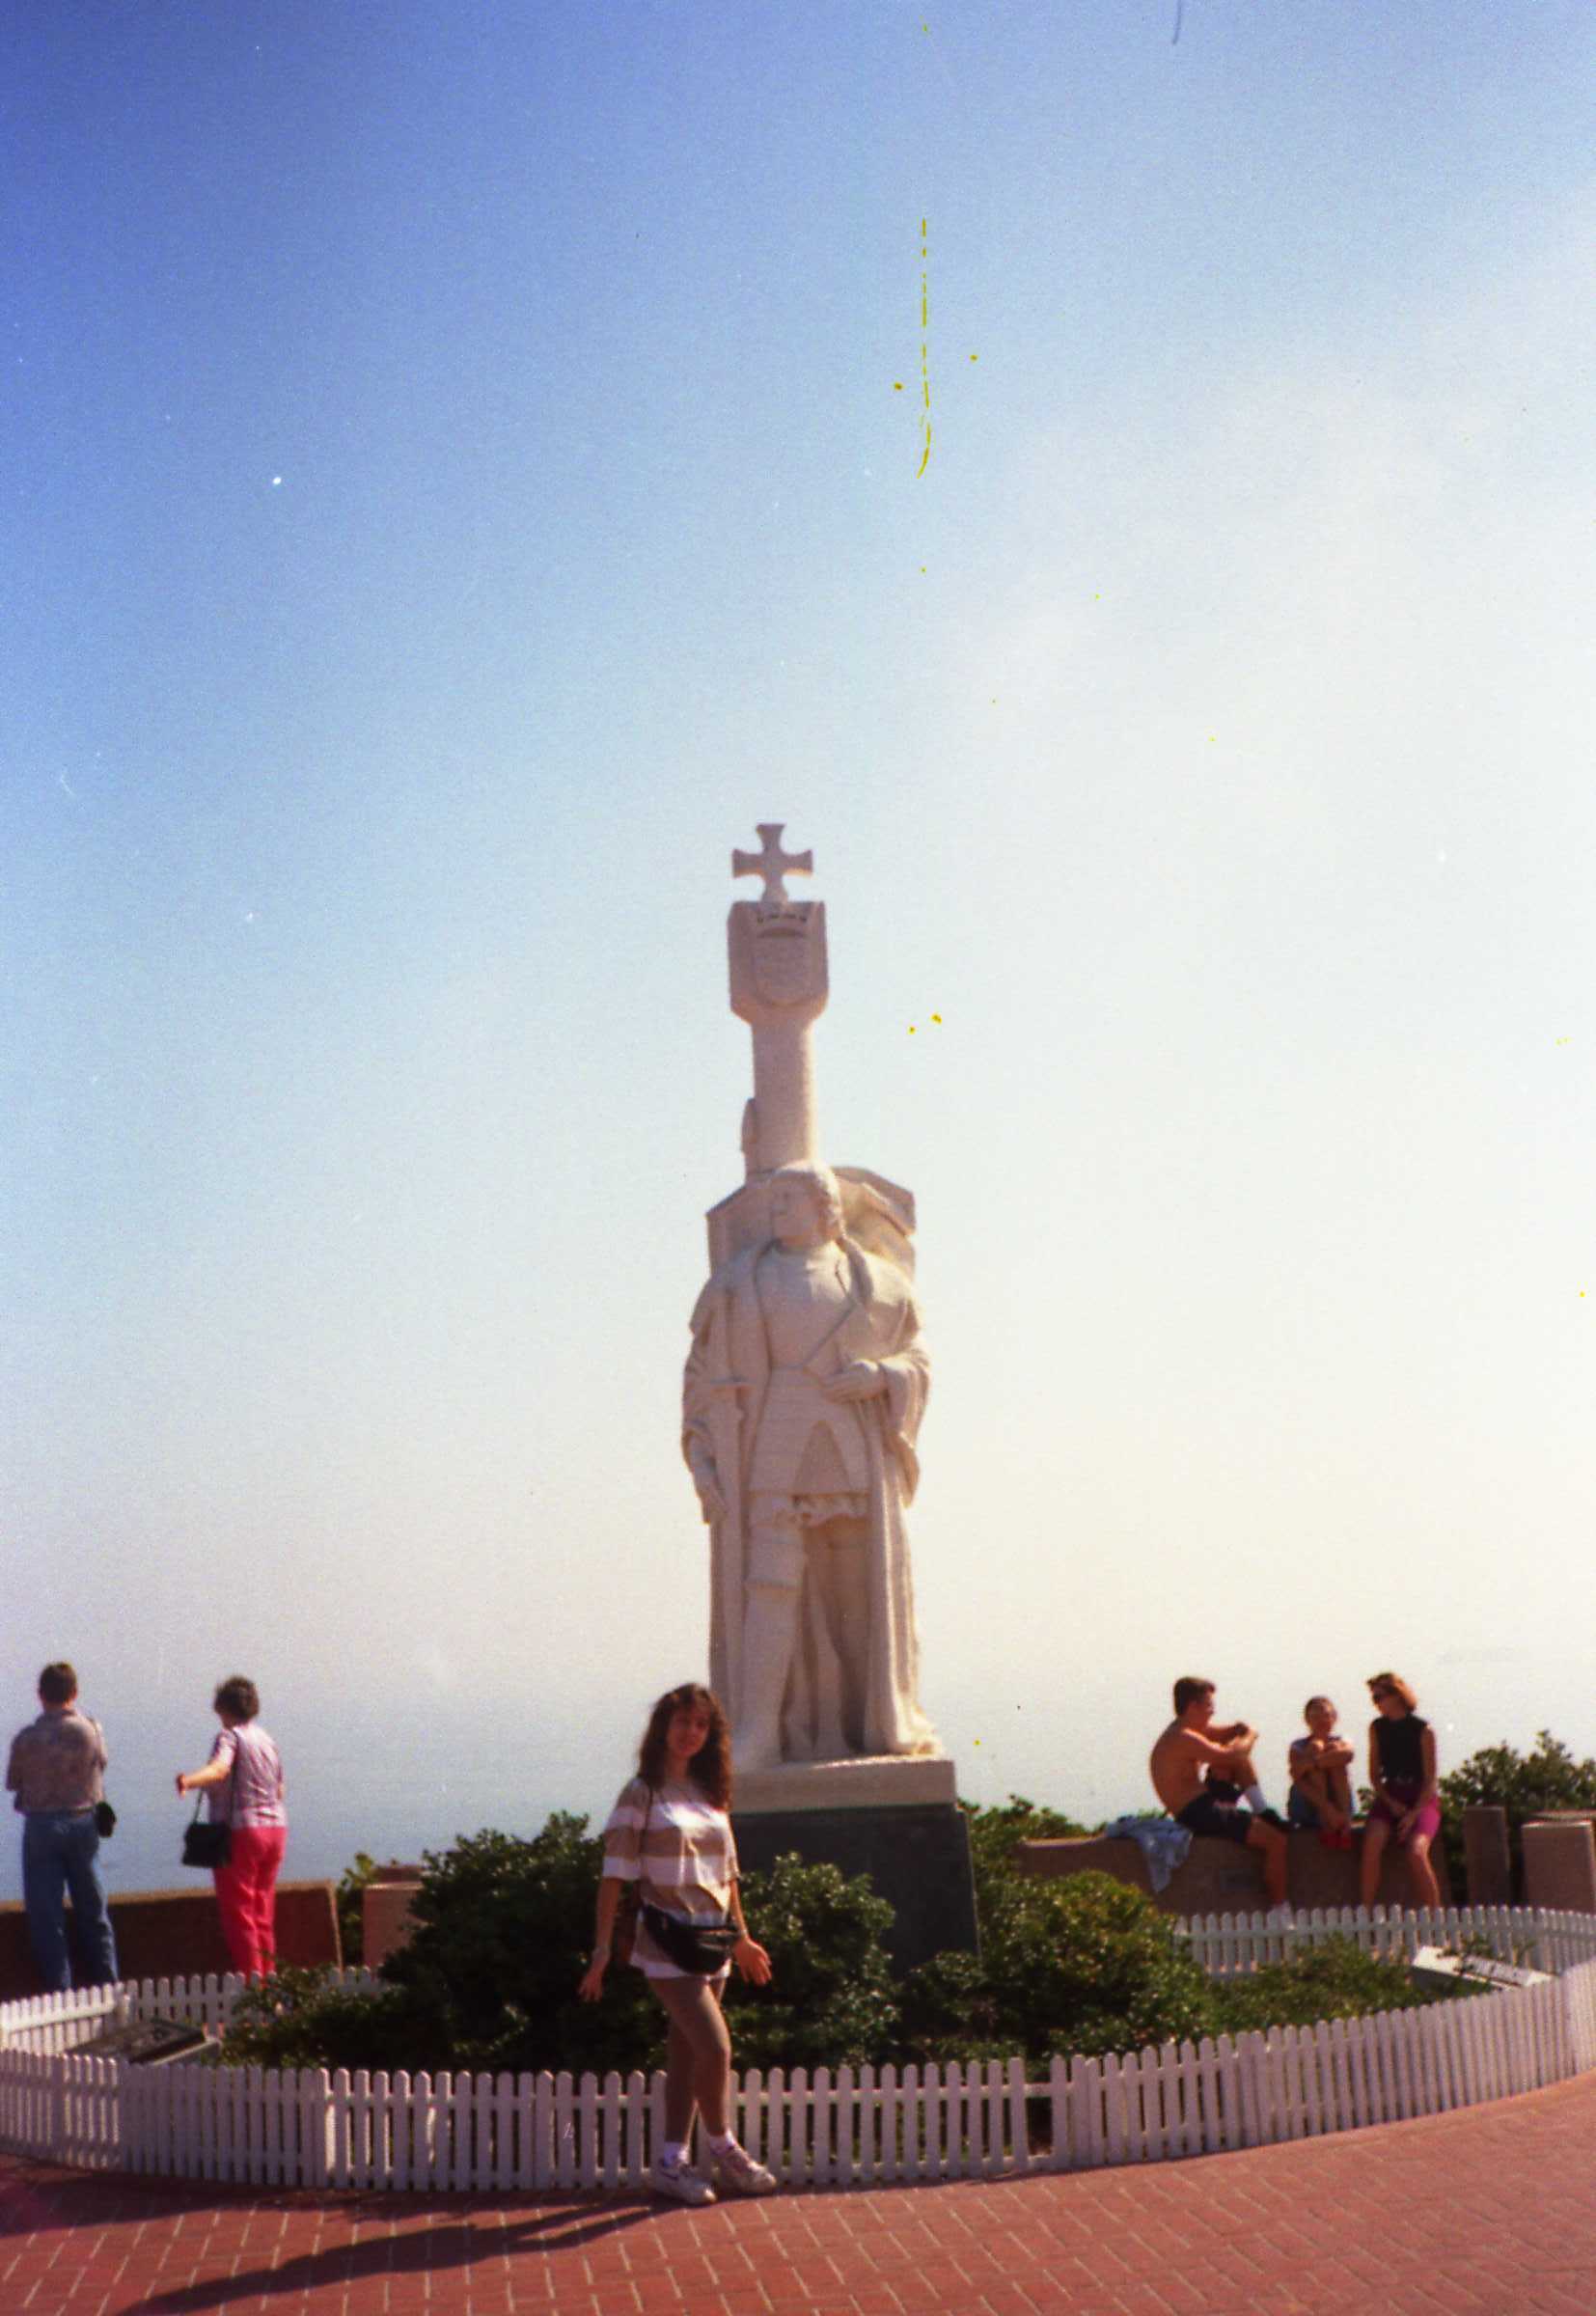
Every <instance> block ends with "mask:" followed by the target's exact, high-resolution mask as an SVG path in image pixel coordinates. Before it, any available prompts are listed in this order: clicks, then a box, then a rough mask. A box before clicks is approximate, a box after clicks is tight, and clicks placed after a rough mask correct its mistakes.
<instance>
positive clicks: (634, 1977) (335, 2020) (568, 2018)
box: [222, 1812, 897, 2076]
mask: <svg viewBox="0 0 1596 2316" xmlns="http://www.w3.org/2000/svg"><path fill="white" fill-rule="evenodd" d="M602 1862H603V1844H602V1843H601V1842H600V1841H599V1840H597V1839H596V1838H594V1837H593V1836H592V1835H590V1834H588V1832H587V1820H586V1819H585V1818H582V1817H573V1816H570V1815H568V1814H566V1813H564V1812H557V1813H556V1814H555V1815H554V1816H552V1817H551V1818H550V1819H549V1821H548V1823H547V1825H545V1826H544V1828H543V1830H542V1832H541V1833H540V1834H537V1835H535V1836H534V1837H533V1838H532V1839H531V1840H530V1841H528V1840H521V1839H517V1838H516V1837H514V1836H513V1835H510V1834H497V1833H492V1832H486V1831H484V1832H482V1833H480V1834H470V1835H466V1836H462V1838H461V1839H460V1840H458V1841H456V1842H455V1843H454V1847H453V1848H452V1849H449V1850H446V1851H443V1852H441V1853H440V1852H431V1851H429V1852H427V1854H426V1858H425V1861H424V1871H423V1875H422V1880H421V1887H420V1889H418V1891H417V1893H416V1897H415V1901H414V1904H413V1907H412V1920H413V1923H414V1932H413V1935H412V1937H411V1939H410V1942H409V1944H407V1945H404V1946H401V1947H400V1948H399V1950H398V1952H397V1953H395V1954H392V1955H390V1957H389V1959H388V1961H387V1962H386V1963H385V1964H384V1965H383V1968H382V1971H381V1972H380V1973H379V1975H380V1976H381V1978H382V1979H383V1981H384V1984H383V1987H382V1990H381V1991H380V1992H379V1993H378V1994H377V1995H375V1996H374V1997H368V1996H362V1995H351V1994H345V1993H342V1992H340V1991H339V1990H338V1989H337V1988H336V1987H335V1986H333V1985H332V1983H331V1981H330V1978H329V1976H328V1974H327V1973H326V1972H324V1971H279V1972H278V1973H277V1975H276V1976H275V1977H274V1978H271V1979H268V1980H266V1981H265V1982H264V1984H263V1985H261V1986H259V1987H255V1988H252V1989H251V1990H250V1991H249V1993H248V1994H247V1995H246V1996H245V1997H244V1998H243V1999H242V2001H241V2002H240V2004H239V2007H238V2010H237V2012H236V2013H235V2018H234V2027H233V2029H232V2031H231V2032H230V2033H229V2035H228V2037H227V2040H226V2042H225V2044H224V2046H223V2053H222V2055H223V2057H224V2060H226V2061H227V2062H228V2063H236V2064H238V2065H244V2064H248V2063H255V2064H260V2065H270V2066H298V2067H304V2066H326V2067H333V2068H336V2067H348V2068H350V2069H351V2070H352V2069H354V2068H357V2067H368V2068H372V2069H375V2068H379V2067H380V2068H387V2069H388V2070H389V2071H390V2072H392V2071H394V2070H395V2069H397V2068H399V2067H405V2068H408V2069H409V2070H410V2072H411V2073H416V2072H418V2071H420V2070H421V2069H424V2068H425V2069H426V2070H427V2072H429V2073H436V2072H437V2071H438V2070H440V2069H442V2068H446V2067H447V2068H450V2069H454V2070H462V2069H471V2070H472V2071H478V2070H487V2071H490V2072H495V2073H497V2072H499V2071H500V2070H504V2071H507V2072H509V2073H519V2072H521V2071H522V2070H527V2071H530V2072H536V2071H537V2070H538V2069H540V2068H545V2067H546V2068H549V2069H551V2070H555V2071H558V2070H559V2069H561V2068H568V2069H569V2070H570V2071H571V2072H572V2073H573V2074H580V2073H585V2072H587V2071H589V2070H591V2071H592V2073H594V2074H596V2075H600V2076H602V2075H603V2074H605V2073H606V2072H607V2071H608V2070H609V2069H611V2068H612V2067H613V2068H615V2069H617V2070H618V2071H619V2073H621V2074H625V2073H628V2072H629V2071H630V2070H631V2069H632V2068H634V2067H638V2068H642V2069H643V2070H644V2071H645V2072H647V2071H649V2070H651V2069H652V2068H654V2067H656V2066H659V2065H661V2064H663V2061H664V2020H663V2015H662V2013H661V2011H660V2008H659V2005H658V2004H657V2002H655V2000H654V1999H653V1998H652V1996H650V1995H649V1993H648V1992H647V1987H646V1986H645V1984H644V1980H643V1977H642V1974H641V1973H640V1972H639V1971H632V1970H625V1969H620V1970H612V1971H610V1973H609V1978H608V1981H607V1984H606V1986H605V1991H604V1999H603V2000H602V2001H601V2002H582V2001H580V2000H579V1999H578V1998H577V1993H576V1988H577V1982H578V1980H579V1979H580V1977H581V1976H582V1973H583V1971H584V1970H585V1968H586V1966H587V1960H588V1955H589V1953H590V1951H591V1948H592V1924H593V1907H594V1902H595V1899H596V1896H597V1891H598V1879H599V1870H600V1867H601V1865H602ZM358 1864H359V1861H357V1866H358ZM744 1904H745V1907H746V1908H747V1911H748V1915H749V1917H750V1920H751V1921H752V1923H753V1924H754V1925H755V1927H756V1932H757V1936H758V1938H759V1939H760V1941H761V1943H762V1944H765V1945H766V1946H768V1947H769V1949H770V1953H771V1959H772V1962H773V1964H774V1966H775V1973H776V1975H775V1979H774V1981H773V1983H772V1984H771V1985H770V1986H769V1987H768V1988H752V1987H745V1986H743V1985H741V1983H740V1982H739V1981H738V1980H737V1979H736V1976H735V1973H733V1979H732V1988H733V1990H734V1991H733V1992H732V1993H731V1994H730V1996H729V2002H728V2015H729V2019H730V2022H731V2033H732V2038H733V2042H734V2044H735V2046H736V2056H737V2063H738V2064H739V2066H745V2067H752V2066H758V2067H765V2068H769V2067H772V2066H784V2067H789V2068H790V2067H794V2066H809V2067H814V2066H817V2065H820V2064H823V2063H830V2064H832V2065H837V2064H840V2063H841V2061H842V2060H844V2059H852V2060H853V2061H854V2062H855V2063H856V2064H857V2063H859V2062H861V2061H863V2060H865V2059H867V2058H873V2057H879V2056H883V2055H885V2054H887V2053H888V2052H889V2051H890V2049H891V2048H892V2036H893V2032H894V2027H895V2023H896V2015H897V2006H896V2001H895V1999H894V1992H893V1983H892V1971H891V1966H890V1964H889V1962H888V1958H887V1952H886V1948H885V1945H884V1944H883V1943H882V1942H883V1939H884V1937H885V1934H886V1932H887V1931H888V1930H889V1929H890V1928H891V1926H892V1919H893V1912H892V1908H891V1907H890V1906H889V1905H888V1904H887V1903H886V1901H885V1900H884V1899H882V1898H878V1897H877V1896H876V1895H875V1893H874V1891H873V1890H872V1889H871V1888H870V1886H869V1883H868V1881H867V1879H866V1878H865V1877H863V1876H861V1877H859V1878H858V1879H857V1880H855V1881H852V1882H849V1881H846V1880H844V1878H843V1876H842V1875H841V1874H840V1873H839V1872H838V1870H837V1868H836V1867H835V1866H831V1865H805V1864H803V1863H802V1862H801V1861H799V1860H798V1859H797V1858H795V1857H788V1858H783V1859H780V1860H778V1861H777V1864H776V1866H775V1867H774V1869H773V1870H772V1871H771V1872H770V1873H769V1874H751V1875H749V1877H748V1879H747V1882H746V1883H745V1885H744Z"/></svg>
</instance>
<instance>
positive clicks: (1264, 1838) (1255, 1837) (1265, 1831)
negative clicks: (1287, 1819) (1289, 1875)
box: [1247, 1817, 1289, 1906]
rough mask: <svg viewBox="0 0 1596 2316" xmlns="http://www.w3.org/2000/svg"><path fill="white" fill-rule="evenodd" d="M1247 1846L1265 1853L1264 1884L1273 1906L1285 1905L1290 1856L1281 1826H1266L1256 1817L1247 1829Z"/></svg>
mask: <svg viewBox="0 0 1596 2316" xmlns="http://www.w3.org/2000/svg"><path fill="white" fill-rule="evenodd" d="M1247 1846H1248V1848H1249V1849H1250V1850H1261V1851H1262V1852H1263V1882H1264V1888H1265V1889H1266V1890H1267V1891H1268V1892H1269V1903H1270V1905H1271V1906H1283V1905H1284V1904H1285V1889H1286V1881H1285V1876H1286V1859H1287V1856H1288V1854H1289V1851H1288V1844H1287V1840H1286V1836H1285V1835H1284V1834H1282V1833H1281V1832H1280V1828H1279V1826H1266V1825H1265V1824H1264V1822H1263V1820H1262V1819H1261V1818H1257V1817H1255V1818H1254V1819H1253V1820H1252V1824H1251V1825H1250V1826H1249V1827H1248V1829H1247Z"/></svg>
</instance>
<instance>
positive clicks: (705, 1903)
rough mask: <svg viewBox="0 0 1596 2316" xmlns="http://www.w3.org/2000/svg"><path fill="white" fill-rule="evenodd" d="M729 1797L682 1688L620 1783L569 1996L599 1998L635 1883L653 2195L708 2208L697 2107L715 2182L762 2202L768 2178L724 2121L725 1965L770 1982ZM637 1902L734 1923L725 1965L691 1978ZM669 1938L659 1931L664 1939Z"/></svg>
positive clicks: (723, 1743) (711, 1727)
mask: <svg viewBox="0 0 1596 2316" xmlns="http://www.w3.org/2000/svg"><path fill="white" fill-rule="evenodd" d="M730 1800H731V1737H730V1731H729V1727H728V1725H727V1719H726V1714H725V1713H724V1711H723V1710H722V1708H721V1705H720V1703H719V1700H718V1699H717V1698H716V1697H715V1696H712V1695H711V1694H710V1692H709V1691H708V1690H707V1689H701V1688H700V1687H699V1686H698V1685H697V1683H695V1682H692V1681H685V1682H683V1683H682V1685H681V1686H680V1687H679V1688H677V1689H671V1690H668V1691H667V1692H666V1694H665V1696H662V1697H661V1698H660V1700H659V1702H658V1703H657V1704H656V1705H655V1707H654V1709H653V1711H652V1713H650V1715H649V1716H648V1726H647V1729H646V1730H645V1732H644V1737H643V1743H642V1746H641V1747H640V1749H639V1751H638V1774H637V1776H636V1777H635V1778H633V1779H632V1780H631V1782H630V1784H628V1785H625V1786H623V1787H622V1788H621V1791H620V1794H619V1799H618V1800H617V1802H616V1806H615V1807H614V1809H613V1810H612V1811H611V1812H610V1821H609V1823H608V1825H607V1826H606V1827H605V1829H604V1870H603V1876H602V1879H601V1880H600V1882H599V1885H598V1918H597V1924H596V1927H595V1929H594V1932H593V1950H592V1961H591V1962H590V1963H589V1965H588V1968H587V1970H586V1971H585V1972H584V1973H583V1977H582V1981H581V1984H580V1986H579V1987H578V1990H577V1991H578V1993H579V1994H580V1995H581V1997H582V1999H583V2000H584V2001H585V2002H596V2001H597V2000H598V1999H599V1998H600V1996H601V1995H602V1994H603V1992H604V1975H605V1972H606V1971H607V1970H608V1968H609V1964H610V1958H611V1953H612V1949H613V1945H614V1940H615V1926H616V1916H617V1913H618V1910H619V1904H620V1893H621V1890H622V1889H623V1888H624V1887H625V1885H626V1884H628V1883H632V1884H635V1885H636V1888H637V1893H638V1899H639V1908H640V1911H639V1918H638V1926H637V1933H636V1940H635V1944H634V1945H633V1948H632V1957H631V1959H632V1963H633V1966H634V1968H636V1969H637V1970H640V1971H642V1972H643V1973H644V1975H645V1977H646V1978H647V1981H648V1984H649V1986H650V1988H651V1989H652V1991H653V1992H654V1994H655V1995H656V1996H657V1997H658V1998H659V2000H660V2002H661V2004H662V2005H663V2007H664V2010H665V2014H666V2018H667V2021H668V2026H667V2032H666V2061H665V2144H664V2146H663V2147H662V2148H661V2150H660V2152H659V2155H658V2157H657V2158H656V2160H655V2163H654V2166H653V2170H652V2173H651V2179H652V2184H653V2186H654V2188H655V2190H656V2191H657V2192H659V2193H660V2194H663V2195H674V2196H675V2197H676V2198H677V2200H678V2201H680V2202H683V2203H713V2202H714V2200H715V2190H714V2188H713V2187H712V2186H711V2185H710V2183H709V2181H708V2180H707V2179H705V2178H704V2177H703V2176H702V2173H700V2172H698V2171H695V2170H693V2169H691V2168H690V2167H689V2165H688V2163H687V2142H688V2139H689V2138H690V2137H691V2136H692V2130H693V2116H694V2111H695V2109H697V2110H699V2111H700V2112H702V2116H703V2124H704V2130H705V2133H706V2135H707V2137H708V2140H709V2149H710V2160H711V2162H712V2164H713V2165H714V2168H715V2172H716V2175H717V2177H718V2180H719V2183H720V2185H721V2186H722V2187H723V2188H727V2189H729V2190H730V2191H731V2192H733V2193H734V2194H741V2195H768V2194H769V2193H770V2192H771V2190H772V2189H773V2188H774V2187H775V2185H776V2181H775V2178H774V2176H773V2175H772V2173H770V2172H769V2171H767V2170H766V2169H765V2167H764V2165H763V2164H757V2163H756V2162H755V2160H754V2158H753V2157H752V2156H751V2155H750V2154H749V2153H748V2152H747V2150H746V2149H745V2148H743V2147H741V2146H740V2145H739V2144H738V2142H737V2140H736V2138H735V2137H734V2136H733V2134H732V2132H731V2130H730V2127H729V2106H730V2092H731V2038H730V2036H729V2033H728V2032H727V2026H726V2019H725V2016H724V2015H723V2013H722V2010H721V1996H722V1993H723V1992H724V1990H725V1986H726V1981H727V1978H728V1975H729V1971H730V1966H731V1963H733V1962H734V1963H735V1964H736V1966H737V1969H738V1970H739V1971H741V1973H742V1975H743V1976H744V1977H745V1978H747V1979H749V1980H750V1981H751V1982H752V1983H753V1984H754V1985H755V1986H763V1985H764V1984H765V1983H766V1981H767V1980H768V1979H769V1977H770V1956H769V1955H768V1954H767V1953H766V1952H765V1949H764V1948H763V1946H761V1945H760V1944H758V1943H757V1941H756V1940H755V1939H752V1938H750V1936H749V1934H748V1925H747V1923H746V1922H745V1921H744V1920H743V1910H742V1900H741V1899H740V1897H739V1896H738V1894H737V1851H736V1845H735V1843H734V1842H733V1840H732V1837H731V1820H730V1818H729V1816H728V1814H727V1811H728V1807H729V1804H730ZM644 1906H654V1907H657V1908H659V1909H660V1910H661V1911H662V1912H663V1913H665V1914H667V1915H671V1916H674V1917H675V1919H676V1920H678V1921H683V1922H691V1923H696V1924H698V1925H699V1926H700V1927H707V1926H710V1925H715V1926H719V1925H721V1924H727V1923H729V1924H734V1925H735V1928H736V1930H737V1933H738V1937H737V1943H736V1944H735V1945H734V1946H733V1947H732V1950H731V1955H730V1959H729V1962H727V1963H724V1964H723V1965H722V1966H721V1967H720V1969H719V1970H717V1971H712V1972H707V1973H702V1974H701V1973H698V1972H695V1971H686V1970H683V1969H682V1968H681V1967H680V1965H679V1964H678V1963H676V1962H674V1961H673V1960H672V1958H671V1957H670V1955H669V1954H667V1953H666V1951H665V1949H664V1947H663V1946H662V1945H661V1944H659V1942H658V1941H657V1940H656V1939H655V1938H653V1937H652V1936H651V1935H650V1933H649V1930H648V1927H647V1921H646V1920H645V1919H644V1917H643V1916H642V1912H641V1909H642V1907H644ZM665 1934H666V1935H669V1932H668V1931H667V1932H666V1933H665Z"/></svg>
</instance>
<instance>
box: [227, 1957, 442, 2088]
mask: <svg viewBox="0 0 1596 2316" xmlns="http://www.w3.org/2000/svg"><path fill="white" fill-rule="evenodd" d="M331 1980H332V1973H331V1971H327V1970H297V1969H293V1968H289V1967H285V1968H284V1969H282V1970H279V1971H277V1972H276V1973H275V1974H274V1975H273V1976H272V1977H270V1978H261V1979H257V1980H255V1981H254V1982H253V1983H252V1984H251V1985H250V1986H247V1987H246V1988H245V1989H244V1991H243V1993H242V1994H241V1995H240V1996H239V1998H238V1999H237V2002H236V2003H235V2004H234V2012H233V2018H232V2021H231V2023H230V2025H229V2027H228V2031H227V2036H226V2039H225V2040H224V2041H223V2043H222V2045H221V2051H220V2055H221V2058H222V2060H223V2061H224V2063H225V2064H227V2065H229V2066H236V2067H244V2066H260V2067H326V2068H327V2069H328V2070H329V2072H336V2071H337V2069H338V2068H340V2067H347V2068H348V2070H349V2072H350V2073H351V2074H353V2073H354V2072H355V2071H356V2069H357V2068H360V2067H368V2068H371V2070H373V2071H375V2070H376V2069H378V2068H386V2069H387V2071H388V2072H389V2073H390V2074H395V2073H397V2072H398V2071H399V2068H401V2067H403V2068H405V2069H407V2070H408V2072H409V2073H410V2074H412V2075H415V2074H419V2073H421V2072H422V2071H423V2069H426V2070H427V2071H428V2072H432V2071H434V2070H436V2069H437V2068H439V2067H441V2066H447V2065H448V2063H449V2059H448V2054H447V2050H446V2048H445V2046H444V2044H443V2043H442V2041H441V2039H440V2036H441V2027H440V2022H439V2021H438V2020H437V2019H435V2018H432V2017H429V2016H427V2013H426V2012H425V2011H423V2010H421V2009H419V2008H418V2007H417V2005H416V2003H415V2001H414V2000H413V1999H412V1997H411V1996H410V1995H409V1993H408V1992H407V1991H406V1990H404V1989H402V1988H399V1987H385V1988H383V1990H382V1991H381V1992H380V1993H379V1994H375V1995H360V1994H352V1993H348V1992H345V1991H344V1990H343V1989H341V1988H339V1987H337V1986H335V1985H333V1984H332V1983H331Z"/></svg>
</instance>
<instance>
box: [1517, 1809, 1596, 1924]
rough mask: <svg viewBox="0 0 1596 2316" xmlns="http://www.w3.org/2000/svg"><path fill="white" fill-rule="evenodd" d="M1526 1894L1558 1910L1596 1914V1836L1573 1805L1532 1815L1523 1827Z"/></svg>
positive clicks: (1532, 1901) (1534, 1902)
mask: <svg viewBox="0 0 1596 2316" xmlns="http://www.w3.org/2000/svg"><path fill="white" fill-rule="evenodd" d="M1524 1896H1525V1903H1526V1904H1527V1905H1528V1906H1544V1907H1546V1908H1547V1909H1548V1910H1549V1911H1550V1912H1552V1913H1555V1914H1596V1838H1593V1837H1592V1834H1591V1821H1590V1818H1589V1816H1588V1815H1582V1814H1581V1813H1580V1811H1578V1810H1574V1809H1563V1810H1558V1811H1557V1812H1556V1813H1555V1815H1551V1814H1549V1815H1548V1816H1546V1817H1536V1818H1531V1819H1530V1820H1529V1822H1528V1824H1527V1826H1526V1827H1525V1829H1524Z"/></svg>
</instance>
